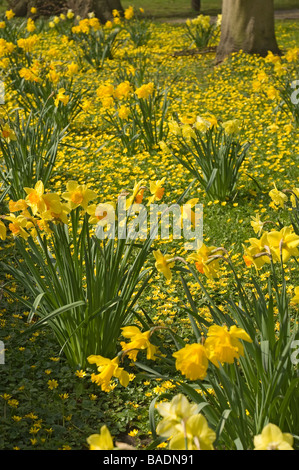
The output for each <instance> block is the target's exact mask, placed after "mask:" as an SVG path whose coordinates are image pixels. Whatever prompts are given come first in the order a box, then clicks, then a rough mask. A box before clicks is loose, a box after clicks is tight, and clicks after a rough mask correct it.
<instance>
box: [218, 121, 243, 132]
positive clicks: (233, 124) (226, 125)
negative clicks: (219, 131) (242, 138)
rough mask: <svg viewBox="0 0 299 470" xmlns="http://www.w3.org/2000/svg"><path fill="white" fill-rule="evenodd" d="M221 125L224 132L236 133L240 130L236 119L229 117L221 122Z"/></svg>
mask: <svg viewBox="0 0 299 470" xmlns="http://www.w3.org/2000/svg"><path fill="white" fill-rule="evenodd" d="M222 127H223V129H224V131H225V133H226V134H229V135H231V134H238V132H239V131H240V123H239V121H238V120H237V119H231V120H229V121H225V122H223V123H222Z"/></svg>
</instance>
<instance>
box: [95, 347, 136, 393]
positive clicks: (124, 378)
mask: <svg viewBox="0 0 299 470" xmlns="http://www.w3.org/2000/svg"><path fill="white" fill-rule="evenodd" d="M87 360H88V362H89V363H90V364H96V366H97V368H98V371H99V372H100V374H92V375H91V380H92V382H95V383H96V384H97V385H100V386H101V388H102V390H103V391H106V390H107V389H108V388H109V382H110V380H111V379H112V377H116V378H118V379H119V382H120V383H121V385H123V386H124V387H127V385H128V383H129V381H130V376H129V374H128V372H126V371H125V370H124V369H123V368H122V367H119V358H118V357H115V358H114V359H108V358H106V357H103V356H95V355H91V356H89V357H88V358H87Z"/></svg>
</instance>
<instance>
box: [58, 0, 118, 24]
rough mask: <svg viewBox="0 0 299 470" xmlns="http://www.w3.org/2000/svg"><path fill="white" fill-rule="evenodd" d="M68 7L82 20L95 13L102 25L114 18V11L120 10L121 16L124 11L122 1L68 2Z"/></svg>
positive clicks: (79, 0)
mask: <svg viewBox="0 0 299 470" xmlns="http://www.w3.org/2000/svg"><path fill="white" fill-rule="evenodd" d="M67 5H68V8H71V9H72V10H73V12H74V13H75V15H80V16H81V18H86V16H87V15H88V13H90V12H94V14H95V16H96V17H97V18H99V20H100V21H101V22H102V23H106V21H108V20H111V19H112V18H113V15H112V11H113V10H118V11H119V12H120V14H123V11H124V10H123V7H122V6H121V2H120V0H67Z"/></svg>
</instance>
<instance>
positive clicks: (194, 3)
mask: <svg viewBox="0 0 299 470" xmlns="http://www.w3.org/2000/svg"><path fill="white" fill-rule="evenodd" d="M200 3H201V1H200V0H191V8H192V10H195V11H200V7H201V5H200Z"/></svg>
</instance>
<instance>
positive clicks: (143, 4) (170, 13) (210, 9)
mask: <svg viewBox="0 0 299 470" xmlns="http://www.w3.org/2000/svg"><path fill="white" fill-rule="evenodd" d="M122 4H123V6H124V7H125V8H127V7H128V6H129V5H132V6H134V7H135V8H143V9H144V10H145V13H146V14H148V15H149V16H152V17H154V18H158V17H164V18H167V17H180V16H181V17H183V18H184V17H187V16H191V17H192V16H195V15H197V13H196V12H194V11H193V10H192V9H191V7H190V4H191V2H188V0H185V1H183V0H151V1H148V0H132V1H130V0H123V2H122ZM274 4H275V8H276V9H277V10H284V9H285V10H287V9H292V8H298V7H299V5H298V1H297V0H275V1H274ZM201 5H202V6H201V13H203V14H210V15H213V14H218V13H220V11H221V0H211V1H209V0H202V2H201Z"/></svg>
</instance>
